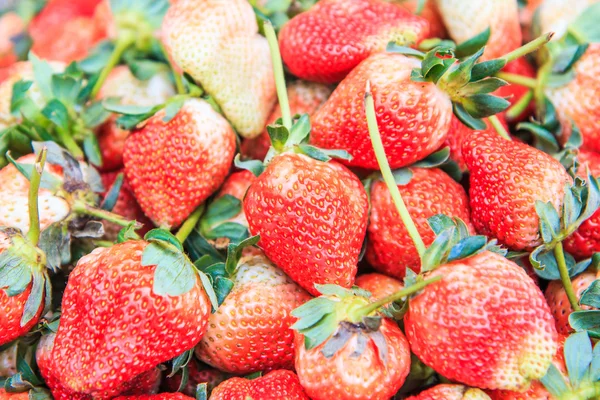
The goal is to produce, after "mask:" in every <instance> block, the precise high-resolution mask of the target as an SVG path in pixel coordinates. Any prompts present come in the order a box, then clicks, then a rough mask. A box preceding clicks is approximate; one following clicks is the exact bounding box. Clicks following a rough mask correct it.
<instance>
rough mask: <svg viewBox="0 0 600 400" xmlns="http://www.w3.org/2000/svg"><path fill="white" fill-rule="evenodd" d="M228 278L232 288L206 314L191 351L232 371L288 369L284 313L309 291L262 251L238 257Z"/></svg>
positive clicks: (289, 344) (289, 337)
mask: <svg viewBox="0 0 600 400" xmlns="http://www.w3.org/2000/svg"><path fill="white" fill-rule="evenodd" d="M229 279H231V280H232V281H233V288H232V289H231V292H229V294H228V295H227V297H225V300H224V301H223V303H222V304H221V305H220V306H219V309H218V310H217V311H216V312H215V313H214V314H212V315H211V316H210V319H209V327H208V329H207V331H206V334H205V335H204V337H203V338H202V340H201V341H200V343H199V344H198V346H196V356H198V358H199V359H200V360H202V361H203V362H205V363H207V364H209V365H212V366H213V367H215V368H218V369H220V370H221V371H225V372H229V373H233V374H237V375H246V374H250V373H253V372H258V371H268V370H275V369H293V367H294V361H293V356H294V347H293V341H294V333H293V331H292V330H291V329H290V326H291V325H292V324H293V323H294V322H295V318H294V317H293V316H292V315H291V314H290V313H291V312H292V310H294V309H295V308H297V307H299V306H301V305H302V304H303V303H305V302H306V301H308V300H309V299H310V298H311V297H310V295H309V294H308V293H306V292H305V291H304V290H303V289H302V288H301V287H300V286H298V285H297V284H296V283H295V282H293V281H292V280H291V279H290V278H289V277H288V276H287V275H285V274H284V273H283V271H281V270H280V269H279V268H277V267H275V266H274V265H273V264H271V263H270V262H269V260H268V259H267V258H266V257H265V256H264V255H262V256H249V257H244V258H242V259H241V260H240V261H239V263H238V265H237V268H236V270H235V272H234V273H233V274H231V275H230V276H229Z"/></svg>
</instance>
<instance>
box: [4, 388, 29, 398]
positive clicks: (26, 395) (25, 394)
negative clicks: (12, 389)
mask: <svg viewBox="0 0 600 400" xmlns="http://www.w3.org/2000/svg"><path fill="white" fill-rule="evenodd" d="M28 399H29V393H28V392H23V393H7V392H6V390H4V388H2V389H0V400H28Z"/></svg>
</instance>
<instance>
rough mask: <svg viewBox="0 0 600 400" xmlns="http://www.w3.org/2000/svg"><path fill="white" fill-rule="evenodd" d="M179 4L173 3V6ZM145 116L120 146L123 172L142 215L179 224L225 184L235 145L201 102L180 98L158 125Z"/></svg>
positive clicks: (160, 223) (159, 116)
mask: <svg viewBox="0 0 600 400" xmlns="http://www.w3.org/2000/svg"><path fill="white" fill-rule="evenodd" d="M177 4H179V3H177ZM164 117H165V110H164V109H163V110H161V111H159V112H158V113H157V114H156V115H154V116H153V117H151V118H150V119H149V120H148V121H147V122H146V123H145V124H144V125H143V126H142V127H141V128H139V129H138V130H136V131H134V132H133V133H132V135H131V136H129V138H128V139H127V141H126V142H125V149H124V151H123V161H124V163H125V173H126V174H127V179H128V181H129V183H130V185H131V188H132V189H133V193H134V194H135V197H136V199H137V201H138V203H139V204H140V206H141V207H142V209H143V210H144V212H145V214H146V215H147V216H148V217H149V218H150V219H151V220H152V221H153V222H154V223H155V224H156V225H158V226H163V227H169V228H171V227H176V226H179V225H180V224H181V223H182V222H183V221H184V220H185V219H186V218H187V217H188V216H189V215H190V214H191V213H192V212H193V211H194V209H196V207H198V206H199V205H200V204H202V202H204V200H206V199H207V198H208V197H209V196H210V195H211V194H213V193H214V192H215V191H216V190H217V189H218V188H219V186H221V184H222V183H223V181H224V180H225V177H226V176H227V173H228V172H229V168H230V165H231V161H232V160H233V155H234V152H235V146H236V136H235V133H234V132H233V130H232V129H231V126H230V125H229V124H228V123H227V121H226V120H225V119H224V118H223V117H222V116H221V115H220V114H218V113H217V112H215V111H214V110H213V108H212V107H211V106H210V105H209V104H208V103H206V102H205V101H203V100H200V99H189V100H186V101H185V103H184V104H183V106H182V108H181V109H180V110H179V112H178V113H177V115H175V117H173V119H171V120H170V121H169V122H164V121H163V118H164Z"/></svg>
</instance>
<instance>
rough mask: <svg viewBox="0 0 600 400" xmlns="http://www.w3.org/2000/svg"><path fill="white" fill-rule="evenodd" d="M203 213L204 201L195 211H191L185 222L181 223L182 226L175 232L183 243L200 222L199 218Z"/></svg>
mask: <svg viewBox="0 0 600 400" xmlns="http://www.w3.org/2000/svg"><path fill="white" fill-rule="evenodd" d="M203 213H204V203H202V204H201V205H200V206H199V207H198V208H196V210H194V212H193V213H191V214H190V216H189V217H187V219H186V220H185V222H184V223H183V224H182V225H181V227H180V228H179V230H178V231H177V233H176V234H175V237H176V238H177V240H179V241H180V242H181V243H183V242H185V239H187V237H188V236H189V235H190V233H192V231H193V230H194V227H195V226H196V224H197V223H198V220H199V219H200V217H201V216H202V214H203Z"/></svg>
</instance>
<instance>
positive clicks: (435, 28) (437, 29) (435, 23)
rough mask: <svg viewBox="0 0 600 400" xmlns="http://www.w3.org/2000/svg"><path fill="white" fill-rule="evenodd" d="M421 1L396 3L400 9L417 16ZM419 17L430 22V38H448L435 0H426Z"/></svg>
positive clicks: (410, 0)
mask: <svg viewBox="0 0 600 400" xmlns="http://www.w3.org/2000/svg"><path fill="white" fill-rule="evenodd" d="M419 3H420V2H419V0H400V2H395V4H397V5H398V6H400V7H403V8H405V9H407V10H408V11H410V12H411V13H413V14H416V12H417V10H418V9H419ZM419 16H421V17H423V18H425V19H426V20H427V21H429V36H430V37H434V38H445V37H447V36H448V34H447V32H446V27H445V26H444V21H443V20H442V16H441V15H440V12H439V10H438V8H437V5H436V4H435V0H425V1H424V4H423V9H422V10H421V14H419Z"/></svg>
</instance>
